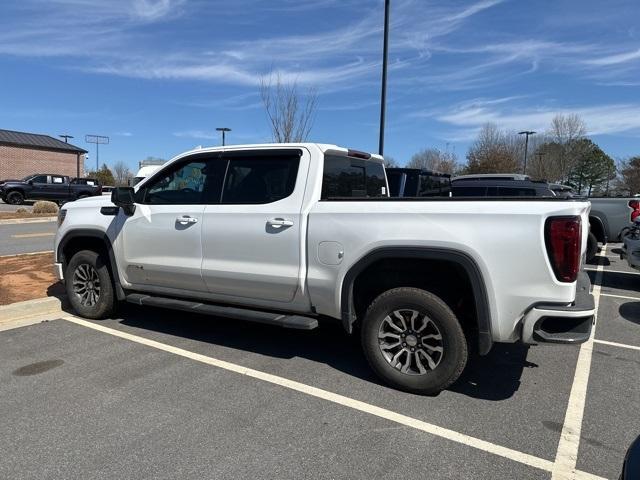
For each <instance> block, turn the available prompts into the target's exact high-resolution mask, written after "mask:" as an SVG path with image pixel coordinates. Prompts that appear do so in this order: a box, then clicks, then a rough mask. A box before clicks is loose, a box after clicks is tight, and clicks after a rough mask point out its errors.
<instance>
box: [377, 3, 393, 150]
mask: <svg viewBox="0 0 640 480" xmlns="http://www.w3.org/2000/svg"><path fill="white" fill-rule="evenodd" d="M389 1H390V0H385V1H384V44H383V49H382V92H381V95H380V139H379V141H378V153H379V154H380V155H383V154H384V123H385V116H386V110H387V60H388V58H389V9H390V8H389Z"/></svg>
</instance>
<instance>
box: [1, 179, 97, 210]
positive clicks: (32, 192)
mask: <svg viewBox="0 0 640 480" xmlns="http://www.w3.org/2000/svg"><path fill="white" fill-rule="evenodd" d="M100 194H101V187H100V185H98V183H97V181H87V179H74V180H71V179H70V178H69V177H67V176H65V175H55V174H48V173H37V174H35V175H29V176H27V177H25V178H23V179H22V180H4V181H0V199H2V201H3V202H5V203H10V204H12V205H22V204H23V203H24V201H25V200H49V201H52V202H56V203H59V204H62V203H64V202H70V201H72V200H77V199H78V198H85V197H90V196H93V195H100Z"/></svg>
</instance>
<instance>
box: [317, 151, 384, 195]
mask: <svg viewBox="0 0 640 480" xmlns="http://www.w3.org/2000/svg"><path fill="white" fill-rule="evenodd" d="M387 196H388V194H387V182H386V177H385V174H384V166H383V165H382V163H379V162H375V161H369V160H363V159H360V158H352V157H346V156H344V157H343V156H339V155H326V156H325V157H324V173H323V176H322V199H323V200H325V199H327V198H331V197H387Z"/></svg>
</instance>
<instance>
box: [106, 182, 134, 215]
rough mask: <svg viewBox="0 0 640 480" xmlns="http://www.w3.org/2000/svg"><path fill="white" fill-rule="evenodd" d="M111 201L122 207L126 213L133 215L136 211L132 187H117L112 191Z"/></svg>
mask: <svg viewBox="0 0 640 480" xmlns="http://www.w3.org/2000/svg"><path fill="white" fill-rule="evenodd" d="M111 203H113V204H114V205H116V206H117V207H120V208H122V211H123V212H124V213H125V214H126V215H129V216H130V215H133V212H135V211H136V205H135V202H134V191H133V188H131V187H116V188H114V189H113V191H112V192H111Z"/></svg>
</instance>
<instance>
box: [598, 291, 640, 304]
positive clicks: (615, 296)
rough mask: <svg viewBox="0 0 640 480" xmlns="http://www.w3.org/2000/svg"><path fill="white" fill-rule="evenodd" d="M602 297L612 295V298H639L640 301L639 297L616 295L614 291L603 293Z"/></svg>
mask: <svg viewBox="0 0 640 480" xmlns="http://www.w3.org/2000/svg"><path fill="white" fill-rule="evenodd" d="M600 296H601V297H612V298H624V299H625V300H638V301H639V302H640V298H638V297H629V296H627V295H614V294H613V293H601V294H600Z"/></svg>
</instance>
